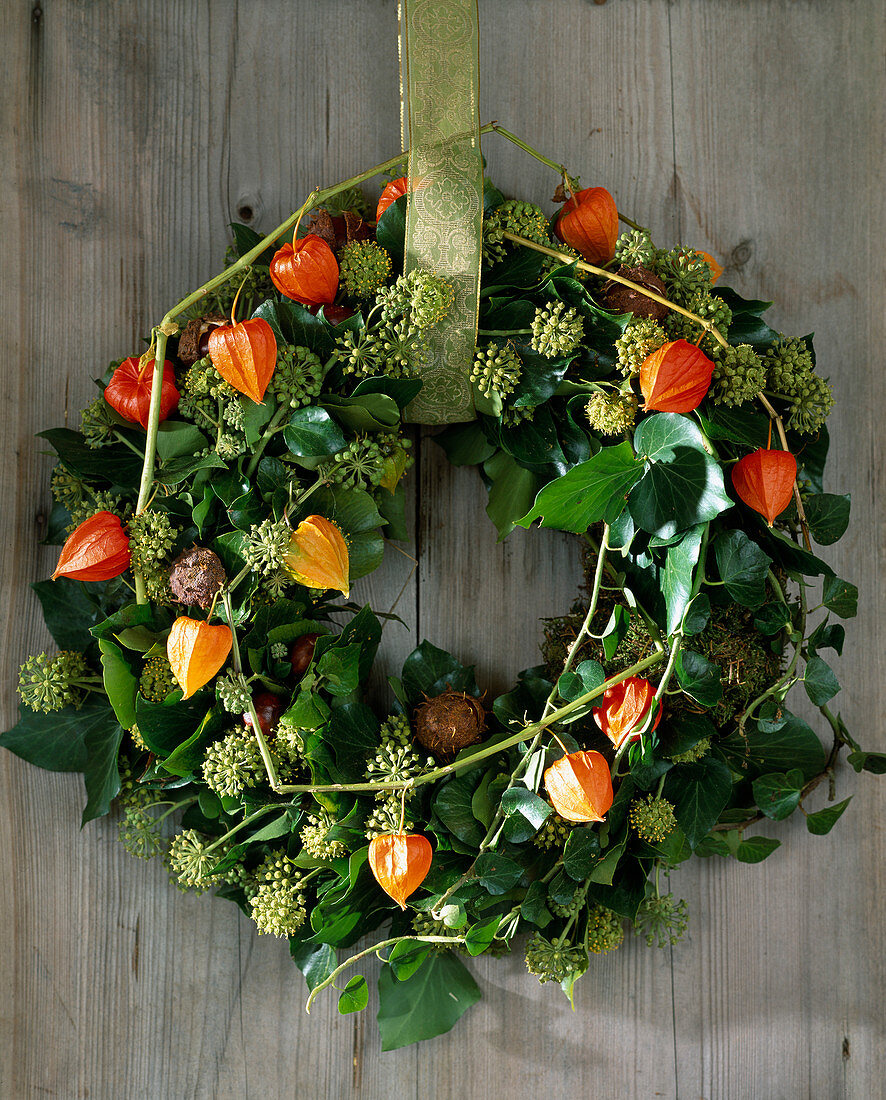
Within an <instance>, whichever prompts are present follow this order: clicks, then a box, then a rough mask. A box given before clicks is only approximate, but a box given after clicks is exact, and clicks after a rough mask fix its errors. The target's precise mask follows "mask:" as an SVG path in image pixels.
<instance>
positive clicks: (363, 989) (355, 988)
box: [338, 974, 369, 1016]
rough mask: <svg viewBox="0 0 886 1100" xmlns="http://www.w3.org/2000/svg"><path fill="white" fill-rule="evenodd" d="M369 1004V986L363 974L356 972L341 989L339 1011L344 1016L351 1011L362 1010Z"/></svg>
mask: <svg viewBox="0 0 886 1100" xmlns="http://www.w3.org/2000/svg"><path fill="white" fill-rule="evenodd" d="M368 1004H369V986H368V985H367V984H366V979H365V978H364V977H363V975H362V974H355V975H354V977H353V978H351V980H350V981H349V982H348V984H347V985H346V986H345V987H344V989H343V990H342V991H341V994H340V995H339V998H338V1011H339V1012H340V1013H341V1014H342V1016H346V1015H347V1014H348V1013H349V1012H362V1011H363V1009H364V1008H365V1007H366V1006H367V1005H368Z"/></svg>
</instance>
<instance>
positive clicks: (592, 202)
mask: <svg viewBox="0 0 886 1100" xmlns="http://www.w3.org/2000/svg"><path fill="white" fill-rule="evenodd" d="M554 232H555V233H556V234H557V236H558V237H559V238H560V240H561V241H565V243H566V244H568V245H570V246H571V247H572V248H574V249H575V250H576V251H577V252H580V253H581V254H582V256H583V257H584V258H585V259H586V260H587V262H588V263H589V264H605V263H608V262H609V261H610V260H611V259H612V257H613V256H614V255H615V242H616V241H617V240H618V210H617V209H616V206H615V199H614V198H613V197H612V196H611V195H610V194H609V192H608V191H607V190H606V188H605V187H586V188H585V189H584V191H576V193H575V195H574V196H573V197H572V198H571V199H569V201H568V202H567V203H566V204H565V205H564V207H563V209H562V210H561V211H560V215H559V217H558V218H557V221H556V224H555V225H554Z"/></svg>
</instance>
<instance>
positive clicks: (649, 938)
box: [634, 894, 689, 947]
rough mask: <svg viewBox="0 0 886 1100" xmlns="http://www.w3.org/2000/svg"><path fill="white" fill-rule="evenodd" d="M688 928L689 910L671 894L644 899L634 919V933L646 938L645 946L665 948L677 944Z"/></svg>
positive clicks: (684, 903) (683, 902)
mask: <svg viewBox="0 0 886 1100" xmlns="http://www.w3.org/2000/svg"><path fill="white" fill-rule="evenodd" d="M688 927H689V910H688V908H687V905H686V902H685V901H683V900H682V899H680V900H679V901H678V900H677V899H676V898H675V897H674V895H673V894H664V895H662V896H661V897H656V896H655V895H653V896H652V897H651V898H646V899H645V900H644V901H643V902H641V904H640V908H639V909H638V910H637V916H636V917H635V918H634V931H635V932H636V933H637V935H638V936H645V937H646V946H647V947H652V946H653V945H654V944H657V946H658V947H667V946H668V944H675V943H678V942H679V941H680V940H681V939H683V937H684V936H685V935H686V929H687V928H688Z"/></svg>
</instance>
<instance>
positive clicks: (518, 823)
mask: <svg viewBox="0 0 886 1100" xmlns="http://www.w3.org/2000/svg"><path fill="white" fill-rule="evenodd" d="M501 806H502V809H503V810H504V814H505V824H504V833H505V839H506V840H509V841H511V843H513V844H522V843H523V842H524V841H526V840H528V839H529V838H530V837H531V836H535V834H536V833H537V832H538V830H539V829H540V828H541V827H542V825H543V824H544V823H545V821H547V819H548V818H549V817H550V815H551V813H552V812H553V811H552V810H551V807H550V806H549V805H548V803H547V802H545V800H544V799H543V798H539V797H538V795H537V794H533V793H532V791H529V790H527V789H526V788H525V787H511V789H510V790H508V791H505V793H504V794H503V795H502V799H501Z"/></svg>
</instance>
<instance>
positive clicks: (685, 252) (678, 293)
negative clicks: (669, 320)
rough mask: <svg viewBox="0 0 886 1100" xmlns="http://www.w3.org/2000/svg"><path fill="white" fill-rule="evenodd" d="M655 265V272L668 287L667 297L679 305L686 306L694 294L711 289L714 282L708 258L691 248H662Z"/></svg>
mask: <svg viewBox="0 0 886 1100" xmlns="http://www.w3.org/2000/svg"><path fill="white" fill-rule="evenodd" d="M654 266H655V274H656V275H658V276H659V278H660V279H662V280H663V281H664V284H665V287H666V288H667V291H668V294H667V297H668V298H669V299H670V300H671V301H673V302H676V303H677V305H681V306H686V304H687V302H688V301H689V299H690V298H691V297H692V296H693V295H694V294H696V293H697V292H698V291H710V289H711V286H712V284H713V275H712V273H711V268H710V266H709V264H708V262H707V260H705V259H704V257H703V256H701V255H699V253H698V252H696V251H694V250H693V249H691V248H672V249H668V250H661V251H659V252H658V253H657V254H656V257H655V265H654Z"/></svg>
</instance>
